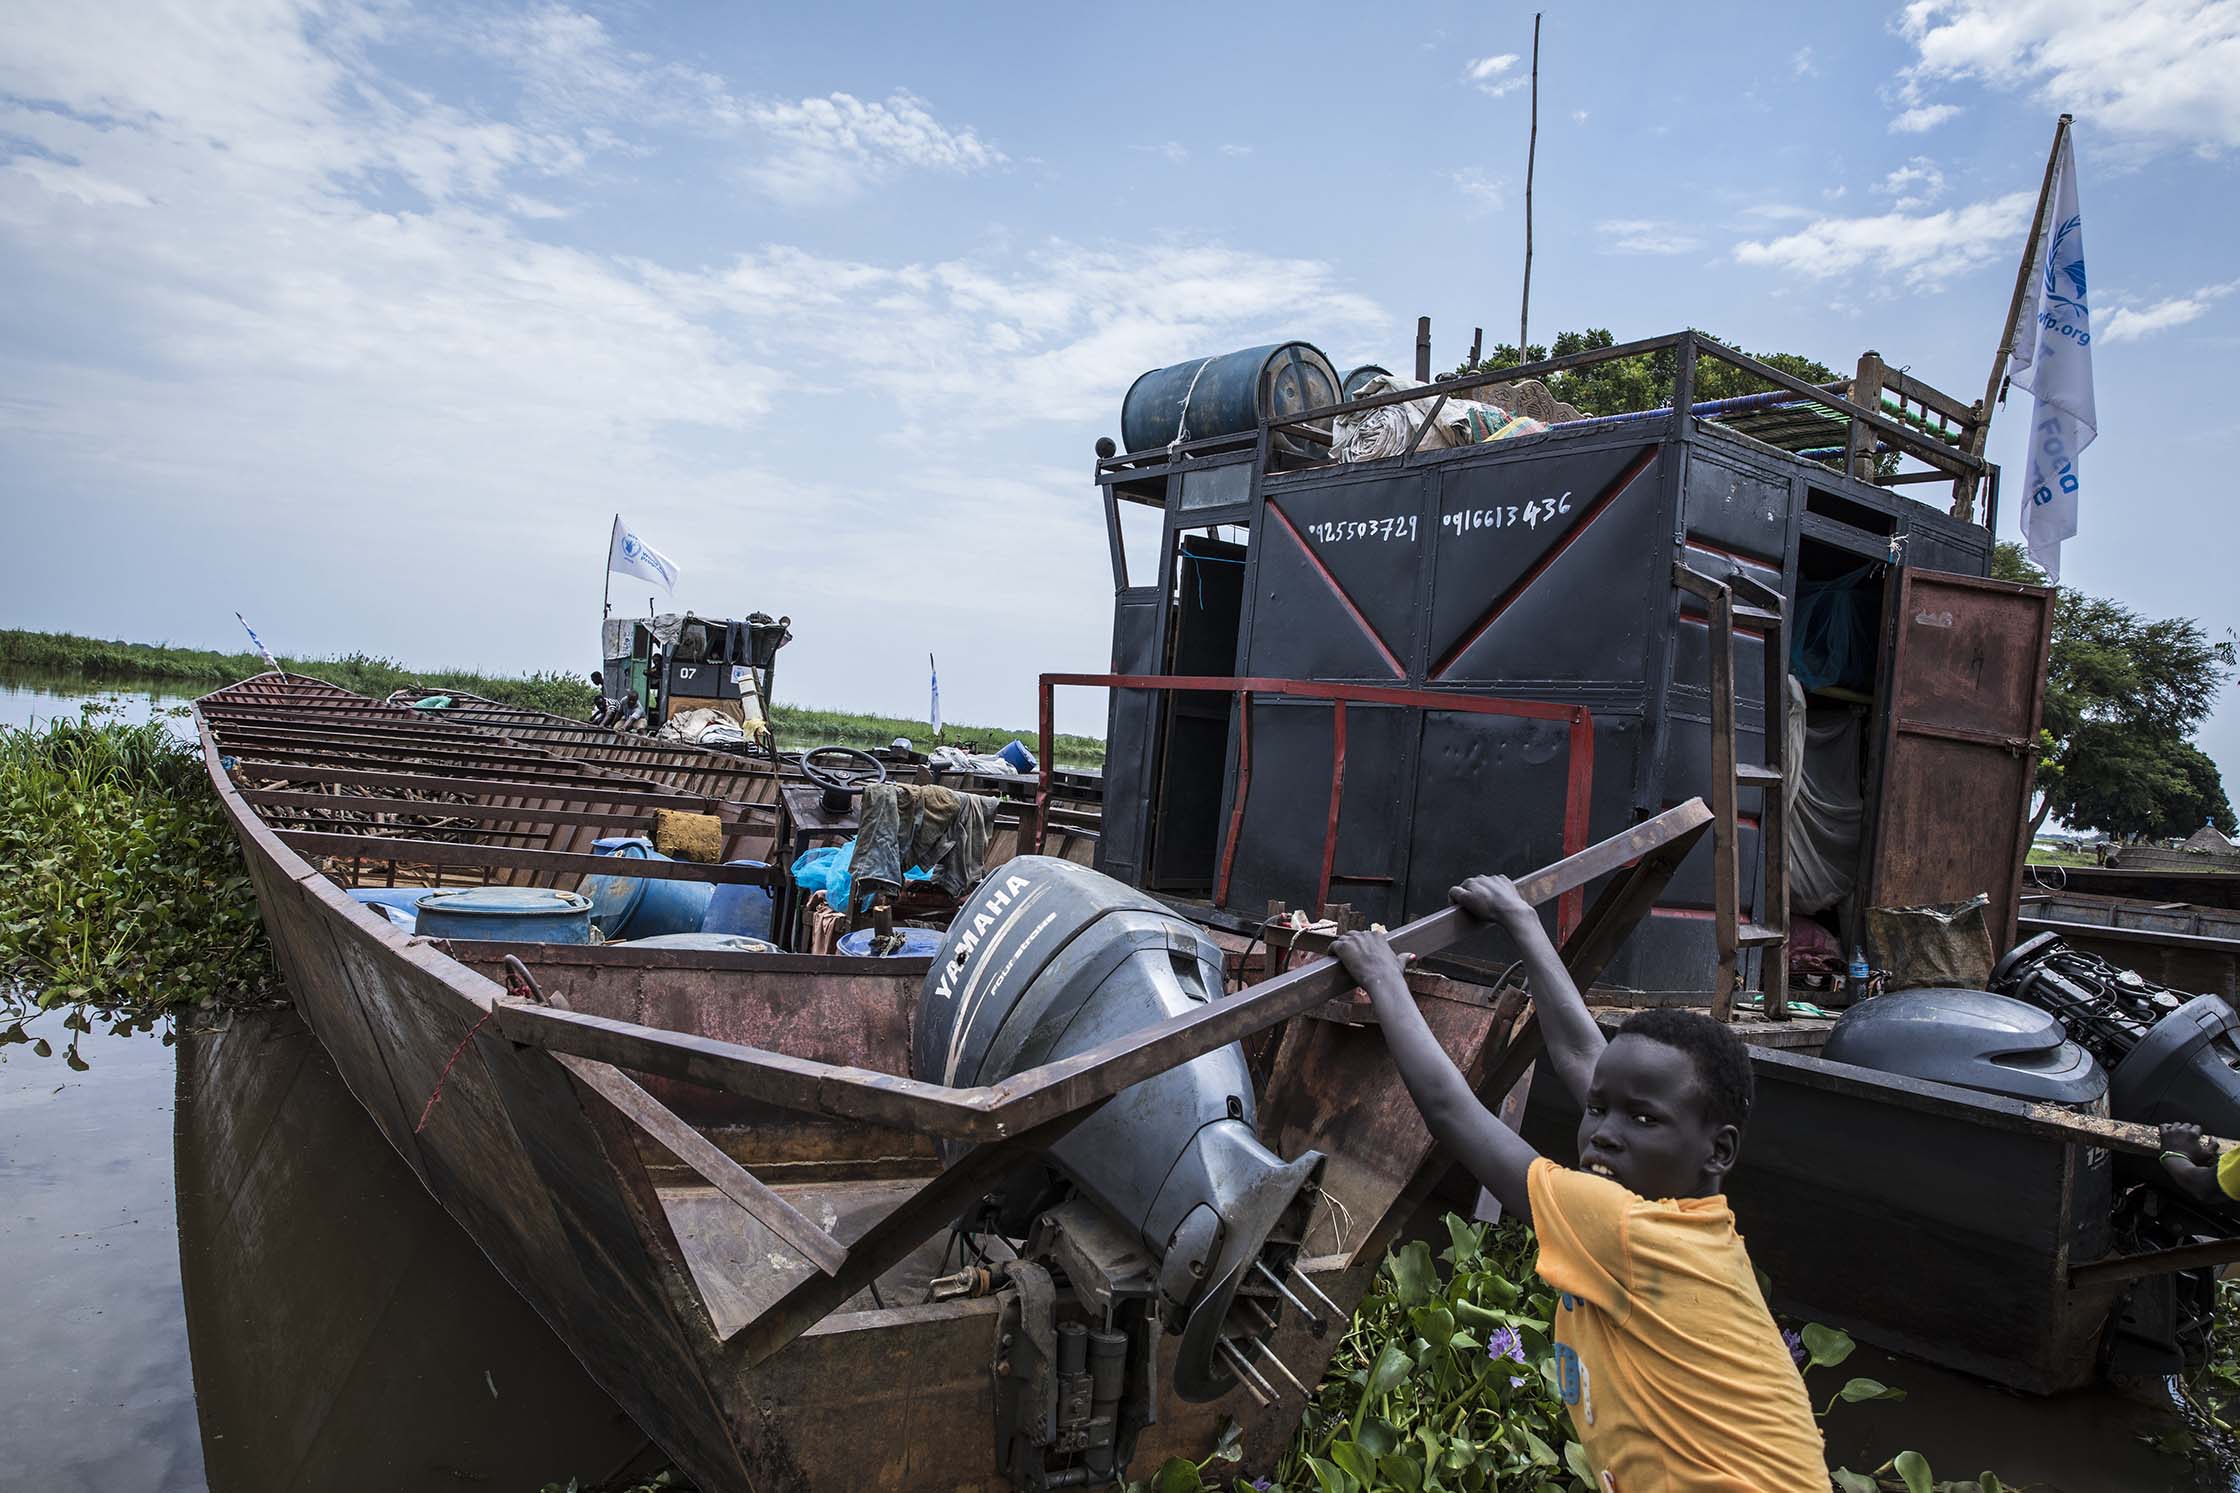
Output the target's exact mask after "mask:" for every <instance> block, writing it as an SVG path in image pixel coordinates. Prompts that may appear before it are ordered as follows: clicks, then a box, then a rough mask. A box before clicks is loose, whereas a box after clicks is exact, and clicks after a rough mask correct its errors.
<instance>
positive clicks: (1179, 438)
mask: <svg viewBox="0 0 2240 1493" xmlns="http://www.w3.org/2000/svg"><path fill="white" fill-rule="evenodd" d="M1212 361H1213V359H1211V358H1207V359H1206V360H1205V362H1202V363H1200V364H1199V365H1198V366H1197V367H1196V368H1195V369H1193V370H1192V371H1191V374H1190V387H1189V388H1187V389H1184V390H1183V391H1182V408H1181V409H1180V410H1178V411H1176V412H1175V417H1174V439H1173V440H1171V441H1169V442H1167V459H1168V460H1170V461H1172V460H1173V459H1174V454H1175V452H1177V451H1179V450H1180V449H1181V448H1182V442H1183V438H1184V437H1185V436H1187V435H1188V434H1189V431H1190V396H1191V395H1193V394H1195V393H1197V392H1198V375H1199V374H1201V373H1203V372H1205V371H1206V363H1210V362H1212Z"/></svg>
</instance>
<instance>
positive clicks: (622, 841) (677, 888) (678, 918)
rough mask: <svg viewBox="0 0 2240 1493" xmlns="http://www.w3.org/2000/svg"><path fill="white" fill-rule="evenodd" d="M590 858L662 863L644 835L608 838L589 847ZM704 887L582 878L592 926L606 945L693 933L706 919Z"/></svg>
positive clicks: (710, 888) (620, 878) (649, 879)
mask: <svg viewBox="0 0 2240 1493" xmlns="http://www.w3.org/2000/svg"><path fill="white" fill-rule="evenodd" d="M591 850H592V853H593V854H595V855H612V856H621V857H624V858H626V859H633V860H646V861H665V860H667V859H669V857H668V856H665V855H663V854H662V853H661V852H660V851H658V850H656V849H654V848H653V841H651V840H649V839H647V838H646V837H645V836H643V835H610V836H608V837H607V838H606V839H603V840H594V841H592V842H591ZM714 890H715V888H714V887H713V886H711V885H709V884H708V883H707V882H705V881H661V880H656V879H655V878H653V877H651V876H631V875H627V874H618V875H611V876H610V875H598V876H586V877H585V878H584V879H583V894H584V895H585V896H586V897H589V898H590V899H591V926H592V927H594V928H597V929H598V930H599V933H600V936H601V937H603V938H606V939H608V940H610V941H612V940H616V939H625V938H651V937H653V936H654V935H656V934H660V933H698V932H699V931H700V921H701V919H702V918H704V917H706V916H707V914H708V895H709V893H711V892H713V891H714Z"/></svg>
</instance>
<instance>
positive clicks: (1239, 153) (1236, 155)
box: [1221, 145, 1253, 161]
mask: <svg viewBox="0 0 2240 1493" xmlns="http://www.w3.org/2000/svg"><path fill="white" fill-rule="evenodd" d="M1252 151H1253V147H1252V146H1249V145H1224V146H1222V147H1221V153H1222V154H1223V155H1225V156H1227V157H1229V159H1231V160H1233V161H1241V160H1243V159H1244V158H1245V157H1246V156H1249V155H1251V154H1252Z"/></svg>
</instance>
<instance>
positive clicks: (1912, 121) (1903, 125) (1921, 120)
mask: <svg viewBox="0 0 2240 1493" xmlns="http://www.w3.org/2000/svg"><path fill="white" fill-rule="evenodd" d="M1960 113H1961V109H1960V106H1959V105H1958V104H1916V105H1915V106H1914V107H1912V108H1911V109H1908V110H1906V111H1905V112H1904V113H1902V114H1900V115H1898V116H1897V117H1896V118H1895V119H1893V120H1891V121H1890V133H1891V134H1893V135H1926V134H1927V133H1928V132H1929V131H1931V130H1933V129H1935V128H1936V127H1937V126H1938V125H1940V124H1943V123H1944V122H1945V121H1946V120H1948V119H1957V118H1959V116H1960Z"/></svg>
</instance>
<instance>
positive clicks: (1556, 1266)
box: [1330, 876, 1828, 1493]
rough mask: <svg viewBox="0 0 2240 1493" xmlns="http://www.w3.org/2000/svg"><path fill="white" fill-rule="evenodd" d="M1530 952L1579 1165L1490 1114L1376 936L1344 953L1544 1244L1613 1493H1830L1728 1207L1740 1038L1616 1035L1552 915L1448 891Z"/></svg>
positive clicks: (1727, 1034) (1387, 1025)
mask: <svg viewBox="0 0 2240 1493" xmlns="http://www.w3.org/2000/svg"><path fill="white" fill-rule="evenodd" d="M1450 895H1451V896H1452V897H1453V898H1454V901H1455V903H1456V905H1457V906H1459V907H1461V909H1462V910H1463V911H1464V912H1466V913H1468V914H1469V915H1470V916H1472V917H1474V918H1479V919H1482V920H1484V921H1487V922H1498V923H1499V924H1500V925H1501V926H1502V927H1503V928H1505V929H1507V930H1508V933H1509V936H1510V938H1511V939H1512V940H1514V941H1515V943H1516V945H1517V949H1518V952H1519V953H1520V954H1521V955H1522V956H1523V962H1524V966H1525V969H1526V972H1527V974H1528V975H1529V976H1530V980H1531V988H1532V993H1533V997H1534V1001H1535V1004H1536V1007H1537V1009H1538V1012H1539V1019H1540V1029H1541V1031H1542V1033H1543V1034H1544V1035H1545V1036H1546V1038H1547V1057H1546V1058H1545V1059H1544V1061H1545V1062H1547V1063H1548V1064H1549V1065H1550V1066H1552V1067H1553V1068H1554V1069H1555V1070H1556V1074H1557V1076H1558V1077H1559V1078H1560V1079H1562V1081H1563V1083H1564V1084H1565V1086H1566V1087H1568V1088H1569V1089H1570V1090H1571V1092H1572V1094H1573V1095H1574V1096H1576V1097H1577V1098H1578V1099H1579V1101H1580V1104H1581V1107H1582V1108H1583V1109H1584V1111H1585V1114H1584V1117H1583V1118H1582V1119H1581V1121H1580V1124H1579V1165H1578V1167H1577V1168H1575V1169H1574V1168H1569V1167H1562V1166H1558V1165H1557V1164H1556V1163H1554V1162H1552V1161H1550V1160H1548V1159H1547V1158H1546V1157H1544V1156H1541V1155H1540V1154H1538V1153H1537V1152H1535V1151H1534V1150H1533V1149H1532V1147H1531V1146H1530V1145H1528V1144H1526V1143H1525V1140H1524V1138H1523V1137H1522V1136H1520V1135H1518V1134H1517V1133H1516V1132H1515V1131H1513V1130H1511V1129H1510V1128H1509V1127H1508V1126H1506V1125H1504V1124H1502V1123H1501V1121H1500V1119H1499V1118H1498V1117H1497V1116H1495V1115H1494V1114H1492V1113H1491V1112H1490V1111H1488V1110H1487V1109H1486V1107H1485V1106H1484V1105H1482V1104H1480V1103H1479V1102H1478V1099H1477V1096H1476V1095H1475V1094H1473V1093H1472V1092H1471V1091H1470V1084H1469V1081H1468V1080H1467V1079H1465V1078H1464V1077H1463V1076H1462V1073H1461V1072H1460V1070H1458V1069H1457V1068H1456V1067H1455V1065H1454V1063H1453V1061H1452V1060H1450V1059H1449V1058H1448V1057H1447V1055H1446V1052H1445V1050H1444V1049H1443V1048H1441V1047H1440V1045H1439V1040H1438V1038H1436V1037H1434V1036H1433V1035H1432V1034H1431V1028H1430V1027H1429V1026H1428V1025H1427V1024H1426V1023H1425V1022H1424V1019H1423V1015H1422V1013H1421V1012H1419V1011H1418V1010H1417V1009H1416V1003H1415V998H1414V997H1413V996H1411V995H1410V994H1409V993H1408V987H1407V981H1406V978H1405V976H1404V975H1403V973H1402V970H1401V965H1400V960H1399V958H1398V957H1397V956H1396V955H1395V954H1394V953H1393V952H1392V946H1391V945H1390V944H1388V943H1386V942H1385V940H1384V939H1383V938H1382V937H1381V936H1379V935H1377V934H1374V933H1366V932H1363V933H1348V934H1346V935H1344V936H1343V937H1341V938H1339V939H1338V941H1337V942H1336V943H1335V944H1333V945H1332V946H1331V950H1330V952H1331V953H1332V954H1334V955H1335V956H1336V957H1337V958H1338V960H1339V962H1340V963H1342V964H1343V965H1344V966H1345V968H1346V972H1347V973H1348V974H1351V975H1352V976H1353V977H1354V979H1355V980H1356V981H1358V982H1359V983H1360V985H1361V988H1362V989H1363V990H1365V991H1367V992H1368V995H1369V999H1370V1001H1371V1002H1372V1003H1373V1004H1374V1006H1375V1008H1376V1013H1377V1021H1378V1024H1379V1027H1380V1029H1381V1030H1382V1031H1383V1032H1384V1036H1385V1042H1386V1043H1387V1045H1389V1046H1390V1047H1391V1049H1392V1057H1393V1061H1394V1063H1395V1064H1397V1065H1398V1067H1399V1069H1400V1076H1401V1078H1402V1079H1403V1080H1405V1081H1406V1083H1407V1085H1408V1093H1409V1094H1410V1096H1412V1097H1413V1098H1414V1099H1415V1102H1416V1106H1417V1108H1419V1109H1420V1110H1422V1111H1423V1119H1424V1123H1425V1125H1426V1126H1428V1127H1429V1129H1430V1131H1431V1134H1432V1135H1433V1137H1435V1138H1436V1139H1437V1140H1438V1141H1439V1143H1440V1144H1441V1145H1443V1146H1445V1147H1446V1148H1447V1149H1448V1150H1449V1151H1450V1152H1451V1153H1452V1154H1453V1155H1454V1156H1455V1157H1456V1158H1457V1159H1458V1160H1460V1161H1461V1162H1462V1164H1463V1165H1464V1166H1465V1167H1467V1168H1468V1169H1469V1170H1470V1172H1471V1173H1472V1174H1473V1175H1474V1176H1476V1177H1477V1179H1478V1181H1479V1182H1480V1183H1482V1184H1483V1185H1484V1186H1485V1188H1486V1189H1487V1190H1488V1191H1489V1192H1491V1193H1492V1194H1493V1195H1494V1196H1495V1197H1497V1198H1499V1199H1500V1200H1501V1205H1502V1206H1503V1207H1504V1208H1506V1209H1509V1210H1510V1211H1512V1212H1514V1213H1515V1214H1516V1215H1517V1216H1518V1217H1520V1218H1523V1219H1526V1220H1527V1221H1528V1222H1530V1223H1531V1224H1532V1226H1533V1228H1534V1230H1535V1231H1536V1232H1537V1234H1538V1235H1539V1240H1540V1259H1539V1265H1538V1269H1539V1273H1540V1277H1541V1279H1543V1280H1545V1281H1546V1282H1547V1283H1548V1284H1549V1285H1551V1286H1553V1287H1554V1288H1555V1289H1556V1290H1557V1291H1558V1292H1559V1293H1561V1294H1560V1296H1559V1298H1558V1305H1557V1309H1556V1320H1555V1340H1556V1376H1557V1383H1558V1388H1559V1389H1560V1390H1561V1392H1562V1395H1563V1400H1564V1404H1565V1405H1566V1406H1567V1407H1568V1408H1569V1411H1570V1414H1571V1424H1572V1427H1573V1429H1574V1430H1575V1431H1576V1432H1577V1434H1578V1437H1579V1442H1580V1445H1581V1447H1582V1448H1583V1449H1584V1451H1585V1452H1586V1456H1587V1463H1588V1465H1589V1466H1590V1467H1592V1468H1593V1469H1594V1473H1595V1477H1596V1487H1597V1489H1598V1490H1599V1493H1713V1490H1721V1493H1724V1490H1732V1489H1745V1488H1747V1489H1765V1490H1773V1489H1782V1490H1790V1489H1824V1488H1826V1487H1827V1486H1828V1471H1827V1461H1826V1455H1825V1452H1824V1450H1823V1448H1822V1446H1821V1440H1820V1429H1819V1424H1818V1422H1817V1421H1816V1420H1815V1419H1814V1417H1813V1414H1812V1405H1811V1402H1810V1401H1809V1400H1808V1399H1807V1398H1806V1396H1805V1390H1804V1379H1803V1376H1802V1375H1801V1374H1800V1373H1799V1372H1798V1370H1797V1365H1796V1362H1795V1360H1794V1359H1792V1358H1791V1357H1790V1354H1789V1349H1788V1345H1787V1344H1786V1343H1784V1342H1783V1341H1782V1338H1781V1333H1780V1330H1779V1329H1778V1328H1776V1327H1775V1326H1774V1323H1773V1316H1772V1313H1770V1312H1769V1311H1767V1309H1766V1303H1765V1297H1764V1296H1763V1295H1762V1294H1761V1293H1760V1292H1759V1290H1758V1282H1757V1276H1756V1273H1755V1272H1754V1271H1753V1270H1752V1269H1751V1266H1750V1257H1749V1255H1748V1253H1746V1252H1745V1251H1744V1249H1743V1246H1742V1236H1741V1235H1740V1234H1738V1233H1736V1232H1735V1227H1734V1214H1733V1212H1732V1211H1731V1210H1730V1209H1729V1208H1728V1207H1727V1200H1726V1198H1725V1197H1724V1196H1723V1195H1722V1191H1723V1189H1724V1187H1725V1184H1726V1177H1727V1173H1728V1172H1729V1171H1731V1170H1733V1168H1734V1164H1735V1161H1736V1159H1737V1157H1739V1156H1740V1154H1741V1150H1742V1131H1743V1127H1744V1125H1745V1124H1746V1123H1747V1121H1748V1119H1749V1115H1750V1103H1751V1097H1752V1082H1751V1073H1750V1055H1749V1053H1748V1051H1747V1050H1746V1049H1745V1048H1744V1047H1743V1045H1742V1042H1741V1039H1740V1038H1738V1037H1736V1036H1735V1034H1734V1033H1733V1032H1732V1031H1730V1030H1728V1029H1727V1027H1726V1026H1725V1024H1723V1023H1721V1022H1716V1021H1713V1020H1711V1019H1710V1018H1709V1017H1707V1016H1703V1015H1701V1014H1699V1013H1697V1012H1693V1011H1680V1010H1650V1011H1643V1012H1641V1013H1640V1014H1638V1015H1636V1016H1634V1017H1633V1018H1632V1019H1631V1020H1629V1021H1627V1022H1626V1024H1625V1026H1624V1027H1623V1028H1621V1029H1620V1030H1619V1033H1618V1035H1617V1036H1616V1037H1615V1038H1613V1039H1609V1040H1605V1039H1604V1037H1603V1035H1602V1029H1601V1027H1600V1026H1598V1025H1597V1024H1596V1022H1595V1019H1594V1016H1593V1015H1592V1013H1590V1012H1589V1011H1588V1010H1587V1005H1586V1002H1585V1000H1583V999H1582V998H1581V997H1580V995H1579V991H1578V987H1577V986H1575V985H1573V984H1572V982H1571V977H1570V975H1569V973H1568V972H1567V971H1566V970H1565V969H1564V967H1563V961H1562V960H1561V959H1559V958H1558V957H1557V955H1556V951H1555V947H1554V945H1552V944H1551V943H1549V941H1548V935H1547V932H1546V930H1544V929H1543V928H1542V927H1541V926H1540V915H1539V914H1538V913H1537V912H1535V911H1534V910H1533V909H1532V906H1531V905H1530V904H1529V903H1527V902H1526V901H1525V900H1524V898H1523V897H1522V896H1521V895H1519V893H1518V892H1517V889H1516V887H1515V886H1513V885H1511V884H1510V882H1509V880H1508V879H1507V878H1506V877H1500V876H1481V877H1476V878H1474V879H1472V880H1470V881H1467V882H1465V883H1463V884H1462V885H1461V886H1458V887H1456V888H1454V890H1453V891H1452V892H1451V893H1450Z"/></svg>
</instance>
